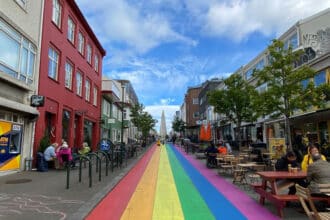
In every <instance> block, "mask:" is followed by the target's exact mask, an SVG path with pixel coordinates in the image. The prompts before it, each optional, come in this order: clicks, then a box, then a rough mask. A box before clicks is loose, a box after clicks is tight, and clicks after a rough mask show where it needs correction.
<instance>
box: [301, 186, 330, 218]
mask: <svg viewBox="0 0 330 220" xmlns="http://www.w3.org/2000/svg"><path fill="white" fill-rule="evenodd" d="M296 189H297V192H296V195H297V196H298V198H299V201H300V203H301V205H302V207H303V208H304V210H305V212H306V214H307V216H308V218H309V219H311V220H329V219H330V212H318V211H317V209H316V208H315V205H314V202H313V200H312V198H311V194H310V191H309V189H308V188H304V187H302V186H300V185H298V184H296Z"/></svg>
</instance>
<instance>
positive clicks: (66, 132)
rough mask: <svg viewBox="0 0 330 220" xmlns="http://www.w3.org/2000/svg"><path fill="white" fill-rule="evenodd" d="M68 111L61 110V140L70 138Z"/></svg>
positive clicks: (69, 116)
mask: <svg viewBox="0 0 330 220" xmlns="http://www.w3.org/2000/svg"><path fill="white" fill-rule="evenodd" d="M70 118H71V113H70V111H67V110H63V114H62V139H64V140H69V137H70Z"/></svg>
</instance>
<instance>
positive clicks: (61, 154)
mask: <svg viewBox="0 0 330 220" xmlns="http://www.w3.org/2000/svg"><path fill="white" fill-rule="evenodd" d="M57 158H58V163H59V167H63V166H66V165H69V164H70V163H71V161H72V153H71V148H69V145H68V144H67V142H65V141H64V142H63V144H62V146H61V147H60V149H59V151H58V153H57Z"/></svg>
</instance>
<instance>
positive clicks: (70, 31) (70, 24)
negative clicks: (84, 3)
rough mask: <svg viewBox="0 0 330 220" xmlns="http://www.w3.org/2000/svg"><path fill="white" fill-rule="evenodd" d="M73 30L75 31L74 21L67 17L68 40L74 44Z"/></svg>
mask: <svg viewBox="0 0 330 220" xmlns="http://www.w3.org/2000/svg"><path fill="white" fill-rule="evenodd" d="M75 31H76V23H74V21H73V20H72V18H70V17H69V18H68V36H67V37H68V40H69V41H70V42H71V43H72V44H74V41H75Z"/></svg>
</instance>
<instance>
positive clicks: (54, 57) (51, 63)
mask: <svg viewBox="0 0 330 220" xmlns="http://www.w3.org/2000/svg"><path fill="white" fill-rule="evenodd" d="M58 58H59V54H58V52H57V51H56V50H55V49H53V48H52V47H50V48H49V50H48V76H49V77H50V78H52V79H54V80H57V77H58V61H59V59H58Z"/></svg>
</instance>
